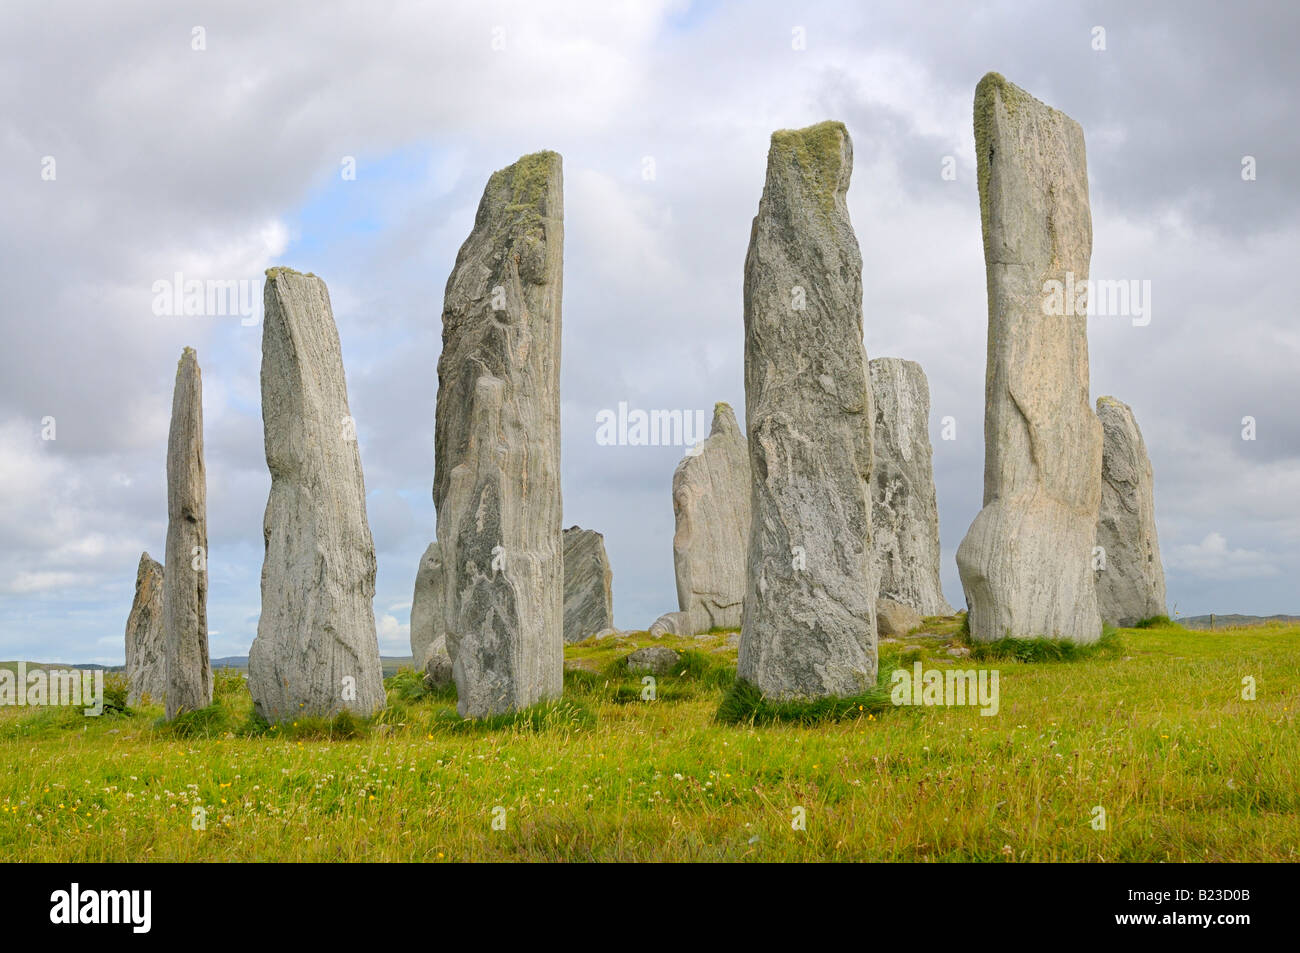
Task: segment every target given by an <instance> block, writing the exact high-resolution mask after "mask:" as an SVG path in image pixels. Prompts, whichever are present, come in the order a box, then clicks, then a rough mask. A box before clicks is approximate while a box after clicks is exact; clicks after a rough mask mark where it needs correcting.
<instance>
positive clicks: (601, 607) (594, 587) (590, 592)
mask: <svg viewBox="0 0 1300 953" xmlns="http://www.w3.org/2000/svg"><path fill="white" fill-rule="evenodd" d="M562 539H563V542H564V641H566V642H581V641H582V640H583V639H585V638H587V637H588V636H591V635H595V634H596V633H597V632H602V631H604V630H605V629H608V628H610V627H611V626H613V625H614V590H613V588H612V585H613V581H614V574H613V573H612V572H610V568H609V557H608V556H606V555H605V537H604V536H602V535H600V533H597V532H596V531H595V530H592V529H581V528H579V527H577V526H570V527H569V528H568V529H566V530H565V531H564V534H563V537H562Z"/></svg>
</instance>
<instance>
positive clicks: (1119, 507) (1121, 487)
mask: <svg viewBox="0 0 1300 953" xmlns="http://www.w3.org/2000/svg"><path fill="white" fill-rule="evenodd" d="M1097 417H1098V419H1100V420H1101V429H1102V452H1101V509H1100V512H1099V515H1098V517H1097V545H1098V546H1100V547H1101V549H1102V552H1103V553H1104V554H1105V568H1104V569H1099V570H1098V571H1097V574H1096V581H1097V603H1098V606H1099V608H1100V610H1101V617H1102V620H1103V621H1105V622H1109V623H1110V624H1111V625H1118V626H1131V625H1134V624H1136V623H1138V622H1140V621H1142V620H1143V619H1149V618H1151V617H1152V616H1159V615H1166V614H1167V612H1166V607H1165V570H1164V565H1163V563H1162V562H1161V560H1160V541H1159V539H1158V538H1157V536H1156V507H1155V481H1154V478H1153V476H1152V472H1151V459H1150V457H1148V456H1147V445H1146V442H1145V441H1144V440H1143V439H1142V431H1141V430H1140V429H1139V428H1138V424H1137V420H1136V419H1135V418H1134V416H1133V409H1132V408H1131V407H1129V406H1128V404H1124V403H1121V402H1120V401H1118V400H1116V399H1115V398H1114V397H1099V398H1098V399H1097Z"/></svg>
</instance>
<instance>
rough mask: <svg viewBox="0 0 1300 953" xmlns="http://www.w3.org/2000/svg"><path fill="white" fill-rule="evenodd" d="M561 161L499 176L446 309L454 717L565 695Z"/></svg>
mask: <svg viewBox="0 0 1300 953" xmlns="http://www.w3.org/2000/svg"><path fill="white" fill-rule="evenodd" d="M563 222H564V206H563V194H562V186H561V168H560V157H559V156H558V155H557V154H555V153H554V152H538V153H534V154H533V155H528V156H524V157H523V158H522V159H520V160H519V161H518V162H516V163H515V164H514V165H512V166H509V167H508V168H505V169H502V170H501V171H500V172H497V173H495V174H493V176H492V178H491V179H490V180H489V181H488V184H487V188H486V189H485V190H484V192H483V199H482V201H481V202H480V203H479V207H478V214H477V215H476V217H475V219H474V229H473V231H472V232H471V233H470V236H469V238H467V239H466V240H465V244H464V245H462V246H461V249H460V252H459V254H458V255H457V256H456V267H455V269H454V270H453V271H452V273H451V277H450V278H449V279H448V280H447V292H446V298H445V301H444V304H443V311H442V320H443V334H442V356H441V357H440V358H439V359H438V408H437V429H436V433H435V455H436V466H435V470H434V483H433V501H434V505H435V506H436V507H437V510H438V545H439V546H440V547H441V549H442V558H443V566H444V570H445V572H446V574H447V578H446V590H445V591H446V601H445V607H444V612H445V619H446V625H445V627H444V629H445V631H446V633H447V648H448V650H449V652H450V654H451V658H452V660H453V663H454V674H455V678H456V689H457V695H458V708H459V710H460V714H461V715H462V716H465V717H483V716H485V715H492V714H497V713H500V712H504V711H509V710H511V709H520V708H525V707H527V706H529V705H532V704H535V703H536V702H538V701H540V700H542V699H543V698H550V697H558V696H559V694H560V692H561V690H562V688H563V677H564V671H563V660H564V659H563V656H564V565H563V564H564V554H563V549H562V544H561V540H560V528H561V527H560V518H561V506H560V298H561V282H562V272H563V244H564V224H563Z"/></svg>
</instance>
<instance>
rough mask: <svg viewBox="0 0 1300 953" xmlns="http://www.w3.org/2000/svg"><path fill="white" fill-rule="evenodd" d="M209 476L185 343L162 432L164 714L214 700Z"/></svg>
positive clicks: (195, 372) (196, 381) (198, 384)
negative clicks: (168, 424)
mask: <svg viewBox="0 0 1300 953" xmlns="http://www.w3.org/2000/svg"><path fill="white" fill-rule="evenodd" d="M207 509H208V482H207V476H206V473H205V470H204V466H203V378H202V375H201V374H200V373H199V360H198V356H197V355H196V354H195V353H194V349H193V348H191V347H187V348H186V349H185V350H184V352H183V353H182V354H181V359H180V361H179V362H178V364H177V366H176V389H175V391H173V393H172V422H171V431H170V433H169V434H168V435H167V552H166V555H165V556H164V560H165V563H166V568H165V569H164V571H163V646H164V658H165V665H164V668H165V670H166V674H167V687H166V691H165V692H164V694H165V696H166V706H165V707H166V711H167V717H168V718H169V719H171V718H175V717H176V716H177V715H179V714H180V713H181V712H183V711H197V710H198V709H200V708H206V707H207V706H208V705H211V704H212V667H211V665H210V664H209V662H208V515H207Z"/></svg>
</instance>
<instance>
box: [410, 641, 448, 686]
mask: <svg viewBox="0 0 1300 953" xmlns="http://www.w3.org/2000/svg"><path fill="white" fill-rule="evenodd" d="M417 664H419V665H420V671H422V672H424V684H425V687H426V688H429V689H435V688H443V687H445V686H447V685H450V684H451V683H452V675H451V656H450V655H449V654H448V653H447V637H446V636H445V635H440V636H438V637H437V638H436V639H434V640H433V641H432V642H431V643H429V645H428V647H426V648H425V650H424V656H423V662H422V663H420V662H417Z"/></svg>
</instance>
